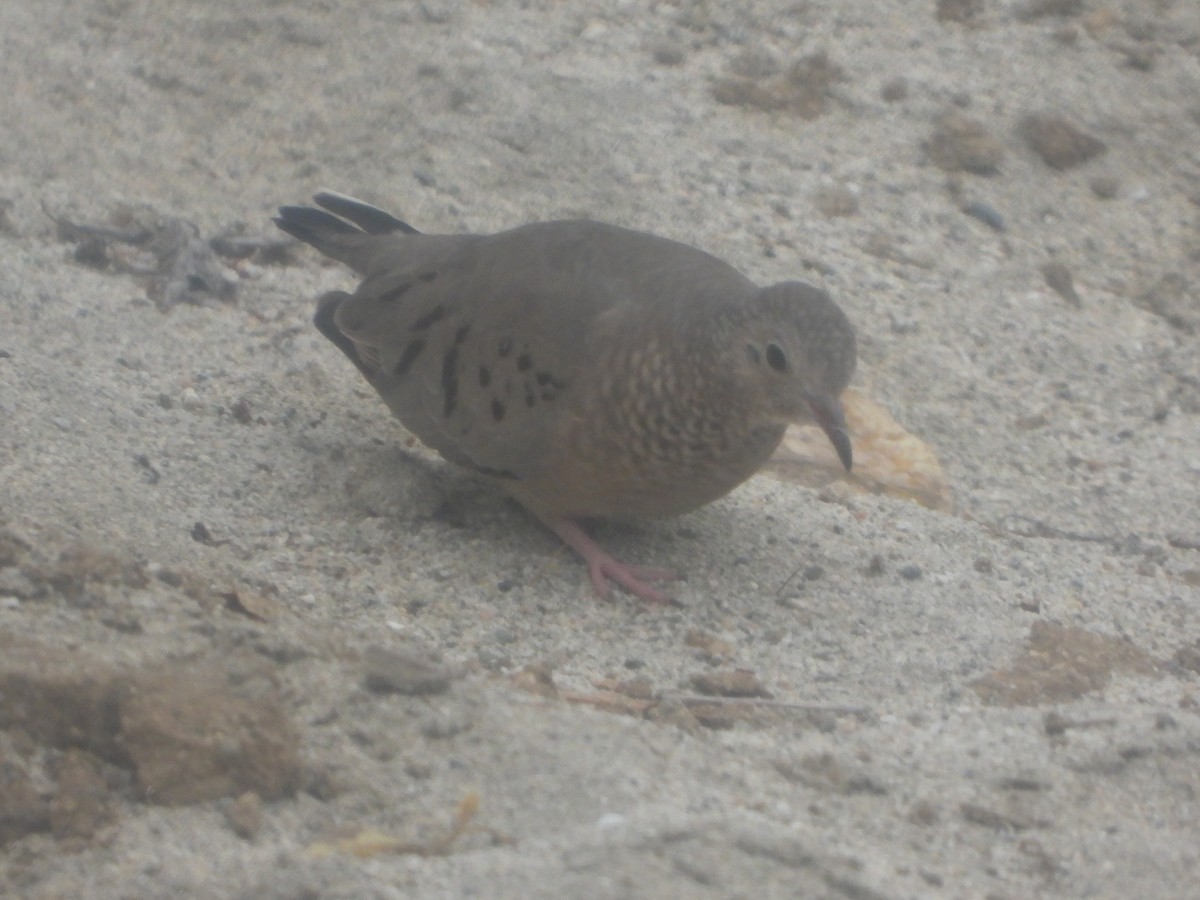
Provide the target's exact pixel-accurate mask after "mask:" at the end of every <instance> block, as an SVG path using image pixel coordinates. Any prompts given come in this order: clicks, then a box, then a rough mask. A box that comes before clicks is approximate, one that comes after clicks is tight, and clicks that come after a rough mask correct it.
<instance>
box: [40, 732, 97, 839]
mask: <svg viewBox="0 0 1200 900" xmlns="http://www.w3.org/2000/svg"><path fill="white" fill-rule="evenodd" d="M54 768H55V775H56V777H57V779H58V792H57V793H56V794H55V795H54V799H53V800H51V801H50V830H51V831H52V832H53V833H54V836H55V837H56V838H59V839H60V840H61V839H63V838H84V839H87V838H91V837H92V835H93V834H95V833H96V830H97V829H98V828H99V827H100V826H101V825H103V824H104V823H105V822H107V821H108V820H109V819H110V818H112V809H111V799H110V794H109V790H108V785H107V784H106V783H105V781H104V778H103V777H102V776H101V774H100V761H99V760H98V759H96V757H94V756H92V755H91V754H90V753H87V752H85V751H83V750H68V751H67V752H66V753H65V754H63V756H62V758H61V759H59V760H58V762H57V764H56V765H55V767H54Z"/></svg>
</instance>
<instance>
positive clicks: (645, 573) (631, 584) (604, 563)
mask: <svg viewBox="0 0 1200 900" xmlns="http://www.w3.org/2000/svg"><path fill="white" fill-rule="evenodd" d="M543 521H545V523H546V525H548V526H549V527H550V529H551V530H552V531H553V532H554V533H555V534H557V535H558V536H559V537H560V538H562V539H563V543H565V544H566V545H567V546H568V547H570V548H571V549H572V550H574V551H575V552H576V553H578V554H579V555H580V556H581V557H583V561H584V562H585V563H587V567H588V575H590V576H591V579H592V587H594V588H595V589H596V593H597V594H599V595H600V596H601V598H602V599H605V600H608V599H609V598H610V597H611V596H612V593H611V591H610V590H609V586H608V581H609V579H610V578H611V579H612V580H613V581H615V582H616V583H617V584H619V585H620V586H621V587H623V588H625V590H627V591H629V593H631V594H633V595H634V596H635V597H640V598H641V599H643V600H645V601H647V602H648V603H673V602H674V600H673V599H672V598H671V596H670V595H668V594H664V593H663V592H662V591H659V590H655V589H654V588H652V587H650V585H648V584H646V582H647V581H675V580H676V579H678V578H679V575H678V573H676V572H673V571H671V570H670V569H654V568H649V567H646V566H630V565H626V564H625V563H623V562H621V561H620V560H618V559H615V558H614V557H612V556H610V555H609V554H607V553H605V552H604V550H603V548H601V546H600V545H599V544H597V543H596V542H595V541H594V540H592V539H591V538H590V537H588V535H587V532H585V531H584V530H583V529H582V528H580V527H579V526H578V525H577V524H576V523H574V522H572V521H571V520H570V519H544V520H543Z"/></svg>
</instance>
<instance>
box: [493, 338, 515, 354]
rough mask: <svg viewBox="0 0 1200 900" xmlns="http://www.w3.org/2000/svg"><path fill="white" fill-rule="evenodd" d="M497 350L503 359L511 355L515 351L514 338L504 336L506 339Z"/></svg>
mask: <svg viewBox="0 0 1200 900" xmlns="http://www.w3.org/2000/svg"><path fill="white" fill-rule="evenodd" d="M497 350H498V352H499V354H500V358H501V359H504V357H506V356H510V355H511V354H512V351H513V342H512V338H504V340H502V341H501V342H500V346H499V347H498V348H497Z"/></svg>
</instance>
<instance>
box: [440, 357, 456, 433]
mask: <svg viewBox="0 0 1200 900" xmlns="http://www.w3.org/2000/svg"><path fill="white" fill-rule="evenodd" d="M442 394H443V399H442V415H443V416H444V417H446V418H447V419H448V418H450V415H451V413H453V412H454V407H455V405H456V404H457V403H458V347H457V346H453V347H451V348H450V349H449V350H447V351H446V355H445V356H443V357H442Z"/></svg>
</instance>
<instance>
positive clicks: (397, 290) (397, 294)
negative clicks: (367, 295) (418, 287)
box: [376, 281, 412, 303]
mask: <svg viewBox="0 0 1200 900" xmlns="http://www.w3.org/2000/svg"><path fill="white" fill-rule="evenodd" d="M411 287H412V282H410V281H406V282H405V283H404V284H400V285H397V286H396V287H394V288H392V289H391V290H390V291H384V292H383V293H382V294H380V295H379V296H378V297H377V298H376V299H377V300H379V302H380V303H394V302H395V301H397V300H399V299H400V298H401V297H403V296H404V295H405V294H406V293H407V292H408V289H409V288H411Z"/></svg>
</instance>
